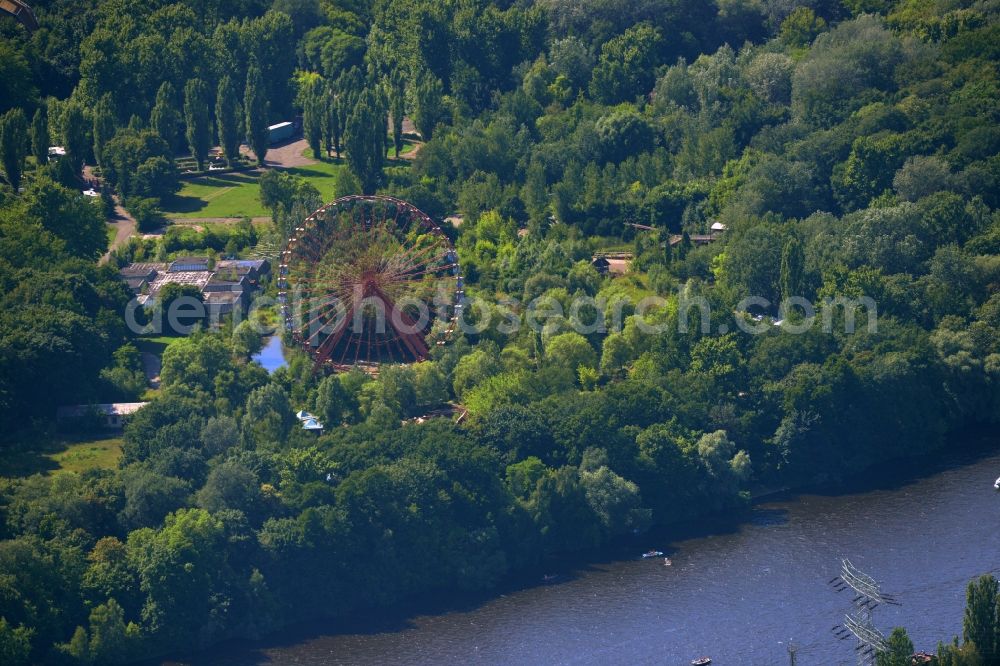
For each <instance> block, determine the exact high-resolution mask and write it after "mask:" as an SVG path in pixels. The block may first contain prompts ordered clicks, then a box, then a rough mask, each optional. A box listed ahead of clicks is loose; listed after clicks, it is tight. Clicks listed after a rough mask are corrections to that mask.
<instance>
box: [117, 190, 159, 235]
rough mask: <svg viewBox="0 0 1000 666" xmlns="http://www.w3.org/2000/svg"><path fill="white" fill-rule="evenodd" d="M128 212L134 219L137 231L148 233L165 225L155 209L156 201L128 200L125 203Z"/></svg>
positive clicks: (157, 209)
mask: <svg viewBox="0 0 1000 666" xmlns="http://www.w3.org/2000/svg"><path fill="white" fill-rule="evenodd" d="M125 207H126V208H127V209H128V212H129V213H130V214H131V215H132V217H134V218H135V223H136V226H137V227H138V228H139V231H144V232H149V231H152V230H154V229H158V228H160V227H162V226H164V225H165V224H166V223H167V220H166V218H164V217H163V213H161V212H160V209H159V208H158V207H157V203H156V199H143V198H139V199H137V198H134V197H133V198H130V199H129V200H128V201H127V202H126V206H125Z"/></svg>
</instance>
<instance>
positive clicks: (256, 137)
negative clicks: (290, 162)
mask: <svg viewBox="0 0 1000 666" xmlns="http://www.w3.org/2000/svg"><path fill="white" fill-rule="evenodd" d="M243 109H244V111H245V112H246V128H247V141H248V142H249V143H250V149H251V150H252V151H253V152H254V155H256V156H257V163H258V164H260V165H261V166H264V159H265V158H266V157H267V148H268V144H269V143H270V138H271V134H270V132H269V131H268V124H267V123H268V114H269V108H268V103H267V99H266V98H265V97H264V81H263V79H262V78H261V75H260V67H259V66H258V65H257V62H256V61H252V62H251V63H250V68H249V69H248V70H247V87H246V91H245V93H244V96H243Z"/></svg>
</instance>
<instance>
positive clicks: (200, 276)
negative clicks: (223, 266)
mask: <svg viewBox="0 0 1000 666" xmlns="http://www.w3.org/2000/svg"><path fill="white" fill-rule="evenodd" d="M211 277H212V274H211V273H208V272H206V271H171V272H169V273H158V274H157V275H156V279H154V280H153V281H152V282H151V283H150V285H149V290H150V293H151V294H156V293H157V292H158V291H160V289H162V288H163V285H165V284H170V283H174V284H189V285H193V286H195V287H198V289H199V290H201V289H204V288H205V285H206V284H208V280H209V278H211Z"/></svg>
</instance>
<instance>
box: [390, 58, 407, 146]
mask: <svg viewBox="0 0 1000 666" xmlns="http://www.w3.org/2000/svg"><path fill="white" fill-rule="evenodd" d="M405 113H406V83H405V81H403V76H402V74H401V73H400V72H399V70H396V71H395V72H393V74H392V76H391V77H390V78H389V115H390V116H391V117H392V144H393V148H394V149H395V153H396V159H397V160H398V159H399V153H400V151H402V150H403V115H404V114H405Z"/></svg>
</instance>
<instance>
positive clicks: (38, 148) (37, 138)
mask: <svg viewBox="0 0 1000 666" xmlns="http://www.w3.org/2000/svg"><path fill="white" fill-rule="evenodd" d="M50 143H51V137H50V136H49V114H48V111H47V110H46V108H45V107H44V106H41V107H39V108H38V110H37V111H35V117H34V118H32V120H31V153H32V154H33V155H34V156H35V161H36V162H38V164H48V163H49V144H50Z"/></svg>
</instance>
